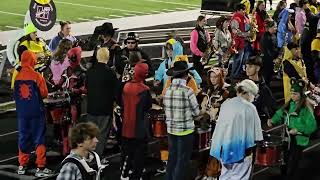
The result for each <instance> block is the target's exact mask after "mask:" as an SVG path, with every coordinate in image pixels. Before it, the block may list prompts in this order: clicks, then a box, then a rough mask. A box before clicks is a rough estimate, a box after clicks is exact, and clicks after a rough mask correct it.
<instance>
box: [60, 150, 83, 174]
mask: <svg viewBox="0 0 320 180" xmlns="http://www.w3.org/2000/svg"><path fill="white" fill-rule="evenodd" d="M69 157H74V158H77V159H80V158H81V157H79V156H78V155H76V154H74V153H70V155H69ZM57 180H82V175H81V172H80V170H79V168H78V167H77V165H75V164H74V163H71V162H69V163H66V164H65V165H63V166H62V168H61V170H60V172H59V175H58V177H57Z"/></svg>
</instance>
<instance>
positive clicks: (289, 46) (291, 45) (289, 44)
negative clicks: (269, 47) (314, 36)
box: [287, 42, 299, 50]
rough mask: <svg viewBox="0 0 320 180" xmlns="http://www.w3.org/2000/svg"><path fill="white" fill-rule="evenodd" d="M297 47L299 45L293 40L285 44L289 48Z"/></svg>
mask: <svg viewBox="0 0 320 180" xmlns="http://www.w3.org/2000/svg"><path fill="white" fill-rule="evenodd" d="M298 47H299V45H298V44H296V43H294V42H290V43H288V45H287V48H288V49H289V50H291V49H293V48H298Z"/></svg>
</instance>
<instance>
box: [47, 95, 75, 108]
mask: <svg viewBox="0 0 320 180" xmlns="http://www.w3.org/2000/svg"><path fill="white" fill-rule="evenodd" d="M68 101H69V98H68V97H67V96H66V94H65V93H63V92H54V93H50V94H49V95H48V98H46V99H44V100H43V103H44V105H45V106H46V107H47V108H49V109H50V108H59V107H63V106H65V105H66V103H68Z"/></svg>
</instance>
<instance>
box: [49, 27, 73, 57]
mask: <svg viewBox="0 0 320 180" xmlns="http://www.w3.org/2000/svg"><path fill="white" fill-rule="evenodd" d="M70 24H71V22H69V21H61V22H60V26H61V31H60V32H59V33H58V35H57V36H55V37H54V38H53V39H51V41H50V43H49V49H50V51H51V52H54V51H55V50H56V49H57V47H58V45H59V43H60V41H61V40H62V39H69V40H70V41H71V42H73V43H74V42H75V41H77V39H76V38H75V37H74V36H72V35H71V26H70Z"/></svg>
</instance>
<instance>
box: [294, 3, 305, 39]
mask: <svg viewBox="0 0 320 180" xmlns="http://www.w3.org/2000/svg"><path fill="white" fill-rule="evenodd" d="M306 21H307V17H306V14H305V12H304V10H303V9H302V8H299V7H297V8H296V16H295V28H296V30H297V33H298V34H302V32H303V28H304V24H305V23H306Z"/></svg>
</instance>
